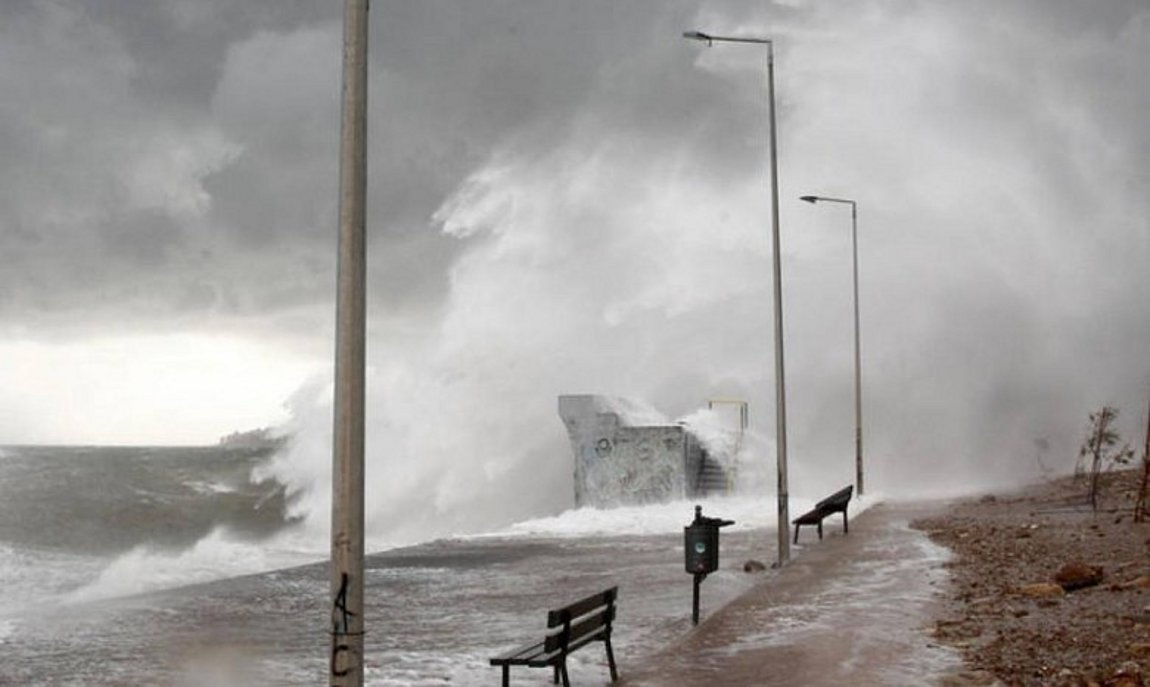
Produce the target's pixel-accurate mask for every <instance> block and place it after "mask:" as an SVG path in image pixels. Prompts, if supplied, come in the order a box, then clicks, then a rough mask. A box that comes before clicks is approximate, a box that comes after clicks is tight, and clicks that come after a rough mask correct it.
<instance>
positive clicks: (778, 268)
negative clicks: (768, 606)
mask: <svg viewBox="0 0 1150 687" xmlns="http://www.w3.org/2000/svg"><path fill="white" fill-rule="evenodd" d="M683 37H684V38H689V39H691V40H696V41H702V42H704V43H706V44H707V45H708V46H711V45H713V44H715V43H750V44H755V45H764V46H766V48H767V101H768V105H769V108H768V112H769V114H768V116H769V128H770V143H771V245H772V248H773V250H774V270H773V276H774V298H775V413H776V417H775V433H776V437H775V450H776V455H777V463H778V473H779V481H778V508H779V525H778V532H779V561H778V565H779V566H782V565H783V564H785V563H786V562H787V561H788V560H789V559H790V556H791V543H790V523H791V521H790V515H789V506H788V493H787V393H786V381H785V378H784V365H783V270H782V259H781V253H780V250H779V163H778V143H777V133H776V132H777V127H776V125H775V56H774V44H773V43H772V42H771V41H770V40H769V39H766V38H750V37H746V38H745V37H735V36H712V35H710V34H706V33H703V32H701V31H687V32H685V33H683Z"/></svg>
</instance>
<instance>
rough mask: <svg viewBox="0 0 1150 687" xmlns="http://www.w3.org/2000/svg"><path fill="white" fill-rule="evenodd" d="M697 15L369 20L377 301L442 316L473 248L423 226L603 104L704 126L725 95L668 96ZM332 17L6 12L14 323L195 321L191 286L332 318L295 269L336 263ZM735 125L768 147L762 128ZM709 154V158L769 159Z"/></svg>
mask: <svg viewBox="0 0 1150 687" xmlns="http://www.w3.org/2000/svg"><path fill="white" fill-rule="evenodd" d="M692 5H693V4H692V3H677V4H674V5H673V4H670V3H655V2H633V3H622V4H619V3H538V2H527V1H524V0H515V1H504V2H497V3H488V4H484V5H482V6H480V5H477V4H475V3H459V2H392V3H383V2H377V3H375V6H374V7H373V37H372V40H373V46H372V60H373V65H374V69H373V83H372V89H373V91H372V132H371V145H372V151H371V160H372V163H371V164H372V168H371V181H370V183H371V191H370V193H371V204H372V219H371V231H372V234H373V237H374V238H373V249H374V251H375V253H374V257H375V261H374V262H373V270H374V277H373V279H374V280H375V282H376V283H377V284H379V285H380V286H381V287H383V288H380V289H379V290H378V297H377V299H376V300H375V301H374V302H375V303H376V304H377V305H381V306H384V307H398V306H405V307H416V308H418V307H422V306H421V305H420V304H431V305H433V304H434V303H435V302H436V301H437V299H438V298H440V297H441V295H442V293H443V289H444V288H445V282H444V274H445V271H446V267H447V265H448V264H449V263H450V261H451V260H452V259H453V255H455V253H456V252H457V251H458V250H459V247H460V246H459V243H458V242H457V241H454V240H450V239H445V238H444V237H442V236H441V235H439V234H437V233H436V231H435V229H434V227H430V226H429V218H430V216H431V214H432V213H433V212H434V210H435V209H436V208H437V207H438V206H439V204H440V203H441V202H442V201H443V199H444V198H445V197H446V196H447V195H448V194H449V193H450V192H451V191H452V190H453V189H454V188H455V187H456V186H457V185H458V184H459V183H460V182H461V181H462V180H463V179H464V178H465V177H466V175H467V174H468V173H470V172H471V171H473V170H474V169H476V168H477V167H479V166H481V165H482V164H484V163H485V162H486V160H487V159H488V157H489V155H490V154H491V151H492V149H493V147H495V146H497V145H500V144H507V142H508V139H509V138H514V139H515V142H514V145H515V146H518V147H519V148H520V149H521V150H522V152H524V154H533V153H532V151H536V152H538V153H541V152H544V151H546V150H547V149H548V148H549V147H550V146H552V145H553V142H554V141H555V140H557V139H559V138H562V137H563V136H565V135H567V134H566V132H567V130H568V128H569V127H570V126H572V125H573V123H574V122H576V121H577V118H578V117H579V115H580V112H581V111H582V110H583V108H584V106H585V104H586V103H587V102H588V101H595V102H598V103H599V111H598V112H597V114H596V115H595V116H596V117H598V118H599V119H598V120H597V122H596V125H597V126H610V124H611V122H612V121H619V122H620V123H621V125H623V126H633V127H636V128H638V127H642V128H644V129H647V130H649V131H659V130H662V131H663V134H662V135H664V136H668V137H670V136H675V135H676V134H677V132H678V131H679V130H680V129H681V128H682V127H683V126H695V125H694V124H689V122H692V121H697V120H698V118H697V117H695V116H693V115H692V114H691V113H692V110H697V109H698V108H699V107H700V104H701V103H702V102H704V99H705V98H706V97H709V96H716V95H719V94H720V93H721V92H722V91H723V89H727V90H728V91H729V89H730V87H729V85H728V86H724V85H723V84H722V83H721V82H715V81H713V80H706V79H702V80H699V81H698V83H700V84H706V85H705V86H704V92H703V93H702V94H700V95H701V96H702V97H701V98H699V99H698V100H692V99H691V98H692V96H691V93H690V89H682V88H679V89H676V88H671V87H670V84H671V83H673V82H674V81H677V80H681V79H682V73H683V72H685V71H688V67H689V64H690V62H691V60H692V59H693V56H692V52H691V51H684V50H682V49H681V47H682V46H680V45H678V43H677V41H676V40H675V39H676V38H677V33H678V32H679V31H681V27H682V26H683V25H685V24H686V23H687V22H689V20H690V19H691V18H692V16H693V13H694V9H693V6H692ZM339 20H340V16H339V11H338V8H336V7H335V6H334V5H332V4H330V3H328V4H317V3H305V2H278V1H277V2H245V3H240V4H236V3H229V2H216V3H212V2H178V1H175V0H173V1H172V2H165V3H146V4H144V5H142V6H141V5H138V3H127V2H112V3H104V4H100V5H98V6H95V5H91V4H90V3H81V2H64V1H60V2H38V3H32V4H21V5H17V6H13V5H5V7H4V8H3V9H0V26H2V28H0V31H3V32H4V36H3V38H4V46H5V47H4V48H3V50H4V57H5V58H6V59H5V60H4V65H5V66H3V67H0V85H2V86H3V87H4V90H5V93H6V94H7V97H6V103H7V106H6V107H5V109H4V111H3V116H2V117H0V152H3V154H4V160H5V164H4V167H3V170H0V175H2V177H3V179H4V181H5V182H6V183H5V184H4V186H3V190H0V194H2V197H3V200H4V203H3V208H4V209H3V210H2V211H0V212H2V214H0V218H2V219H0V241H3V245H4V247H5V249H6V255H7V257H8V258H9V259H10V263H9V269H8V270H6V271H5V273H4V274H5V276H4V278H3V279H4V283H3V284H2V285H0V287H2V288H3V289H4V290H7V291H10V292H12V293H18V294H21V295H17V296H16V297H14V298H11V299H9V300H8V301H7V304H8V314H9V317H12V318H17V319H18V318H21V317H36V316H39V315H44V314H45V313H44V312H43V311H44V310H45V309H46V310H48V311H55V312H58V313H59V314H61V315H63V316H66V317H68V318H71V317H90V316H97V317H99V316H101V315H99V314H98V313H96V312H94V311H92V310H91V309H90V307H89V306H90V305H92V303H93V302H96V303H98V304H100V307H99V308H98V310H99V311H102V312H104V313H105V314H106V315H111V314H112V313H120V314H121V315H129V316H131V317H134V316H135V315H141V316H142V315H147V316H149V317H150V316H152V315H155V314H157V313H158V312H160V311H162V310H163V303H164V300H165V299H166V298H170V299H171V301H172V307H173V309H174V311H179V310H180V307H179V304H180V303H186V302H188V301H187V299H186V298H185V297H184V296H183V294H184V293H185V292H186V290H187V288H188V287H187V285H186V284H185V283H184V280H183V279H181V278H180V277H179V276H178V275H179V274H181V273H185V272H186V271H190V272H191V273H192V275H193V281H197V280H198V281H202V280H204V279H209V280H217V281H220V282H223V283H224V284H223V286H222V288H224V289H225V290H227V289H234V290H238V291H239V292H241V293H246V294H247V295H248V296H249V297H250V298H243V297H241V298H238V299H237V300H238V301H239V302H244V301H248V302H251V303H252V304H253V305H254V304H257V303H258V304H264V305H266V304H268V303H277V302H278V303H283V302H284V301H285V298H286V295H285V293H284V290H283V289H278V288H274V287H269V283H272V284H274V283H277V282H279V281H281V280H283V279H284V278H286V277H284V276H281V273H283V274H286V273H292V278H293V279H296V280H302V281H305V282H308V281H309V280H313V281H310V283H308V284H307V285H305V286H301V287H299V288H296V289H294V292H295V293H296V297H298V298H300V299H302V300H303V301H304V302H305V303H306V302H310V303H316V302H323V301H324V300H325V299H326V298H328V296H327V292H328V291H330V289H329V286H330V279H331V274H330V269H327V270H323V271H322V272H321V273H316V272H314V271H313V270H309V269H301V265H300V264H299V263H298V259H299V256H300V255H301V254H311V253H313V252H317V253H327V252H330V250H331V243H332V224H333V221H334V217H335V207H334V203H335V196H336V193H335V150H336V139H337V136H338V127H337V122H338V106H339V105H338V93H339V54H340V53H339V51H340V45H339V42H340V39H341V33H340V26H339ZM728 116H729V117H731V118H735V119H736V120H737V123H738V124H739V125H741V126H742V127H751V126H755V123H754V122H753V118H754V116H755V113H754V112H753V111H748V110H746V109H737V110H731V111H729V115H728ZM710 126H712V127H715V130H716V131H717V130H719V129H721V128H722V127H723V126H724V123H723V122H722V121H721V118H720V121H718V122H715V123H712V124H711V125H710ZM648 135H650V134H648ZM715 138H716V140H718V141H720V143H717V144H716V152H715V155H716V157H719V156H721V157H723V158H725V159H727V161H728V163H732V162H733V161H734V160H737V159H739V158H740V157H741V158H742V159H745V160H751V159H753V158H754V156H753V155H750V154H747V153H746V152H745V150H744V148H745V146H744V145H742V143H741V142H740V140H739V137H737V136H736V137H729V136H724V137H719V136H716V137H715ZM724 146H726V147H725V148H724ZM740 153H742V154H740ZM725 169H735V170H737V166H736V167H731V166H727V167H726V168H725ZM393 242H394V245H393ZM393 247H394V250H392V248H393ZM233 253H240V254H242V255H243V256H245V257H244V258H243V259H242V260H236V259H232V258H231V257H230V256H231V254H233ZM413 257H417V258H418V259H417V260H413ZM322 261H324V262H328V263H330V260H322ZM237 264H243V265H244V270H242V271H240V272H236V271H234V268H235V266H236V265H237ZM328 267H329V268H330V264H329V265H328ZM31 274H35V275H36V279H34V280H32V281H31V283H30V282H29V280H28V276H29V275H31ZM77 275H82V276H77ZM141 283H144V284H147V287H145V288H143V289H141V288H139V285H140V284H141ZM29 286H32V287H34V291H35V293H29V291H30V289H29ZM264 292H267V293H264ZM261 293H263V295H261ZM142 294H146V299H145V300H146V301H147V303H143V302H141V300H140V299H141V297H143V296H142ZM277 294H278V295H277ZM70 303H75V304H77V305H79V304H81V303H82V304H84V307H83V308H82V310H83V312H84V314H83V315H81V314H80V313H79V312H67V311H69V310H71V309H70V308H69V304H70ZM21 304H25V305H24V306H23V307H22V306H21ZM252 314H255V313H252ZM131 317H130V318H129V319H131Z"/></svg>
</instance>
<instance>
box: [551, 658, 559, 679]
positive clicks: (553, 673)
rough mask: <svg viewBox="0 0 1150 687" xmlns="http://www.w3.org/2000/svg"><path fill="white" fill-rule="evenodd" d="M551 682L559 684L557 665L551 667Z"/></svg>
mask: <svg viewBox="0 0 1150 687" xmlns="http://www.w3.org/2000/svg"><path fill="white" fill-rule="evenodd" d="M551 682H553V683H555V684H559V664H558V663H556V664H555V665H553V666H551Z"/></svg>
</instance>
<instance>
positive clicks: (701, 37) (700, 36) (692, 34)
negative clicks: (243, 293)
mask: <svg viewBox="0 0 1150 687" xmlns="http://www.w3.org/2000/svg"><path fill="white" fill-rule="evenodd" d="M683 38H690V39H691V40H693V41H705V42H706V43H707V45H708V46H710V45H712V43H713V42H714V39H713V38H711V37H710V36H708V35H707V34H705V33H703V32H702V31H684V32H683Z"/></svg>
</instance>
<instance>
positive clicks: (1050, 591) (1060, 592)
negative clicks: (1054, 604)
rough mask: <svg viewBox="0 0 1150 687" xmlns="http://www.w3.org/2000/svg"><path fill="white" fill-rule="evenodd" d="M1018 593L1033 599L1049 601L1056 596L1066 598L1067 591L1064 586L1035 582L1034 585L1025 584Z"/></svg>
mask: <svg viewBox="0 0 1150 687" xmlns="http://www.w3.org/2000/svg"><path fill="white" fill-rule="evenodd" d="M1018 593H1019V594H1022V595H1023V596H1029V597H1033V598H1035V599H1048V598H1051V597H1055V596H1066V590H1065V589H1063V588H1062V585H1057V584H1054V583H1053V582H1035V583H1034V584H1024V585H1022V586H1021V587H1019V588H1018Z"/></svg>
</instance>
